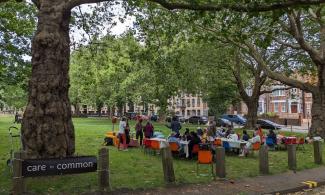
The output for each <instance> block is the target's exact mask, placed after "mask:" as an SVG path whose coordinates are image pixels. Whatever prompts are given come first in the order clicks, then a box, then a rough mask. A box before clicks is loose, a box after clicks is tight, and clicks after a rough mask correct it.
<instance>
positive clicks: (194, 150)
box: [192, 144, 200, 154]
mask: <svg viewBox="0 0 325 195" xmlns="http://www.w3.org/2000/svg"><path fill="white" fill-rule="evenodd" d="M199 150H200V147H199V144H194V146H193V149H192V154H197V153H198V152H199Z"/></svg>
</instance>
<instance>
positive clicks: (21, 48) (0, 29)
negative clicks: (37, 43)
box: [0, 1, 36, 108]
mask: <svg viewBox="0 0 325 195" xmlns="http://www.w3.org/2000/svg"><path fill="white" fill-rule="evenodd" d="M35 27H36V23H35V8H34V6H33V5H32V4H31V3H27V2H23V3H16V2H15V1H8V2H6V3H3V4H1V6H0V102H3V103H4V104H6V105H7V106H13V107H16V108H22V107H23V106H24V105H25V104H24V102H26V101H27V98H26V96H27V95H26V94H27V91H26V85H27V78H28V76H29V75H30V70H31V63H30V60H29V59H28V56H29V55H30V47H31V43H30V39H31V37H32V35H33V31H34V30H35ZM9 94H10V95H9ZM15 99H16V100H17V103H15V101H13V100H15ZM18 102H19V103H18ZM0 104H1V103H0Z"/></svg>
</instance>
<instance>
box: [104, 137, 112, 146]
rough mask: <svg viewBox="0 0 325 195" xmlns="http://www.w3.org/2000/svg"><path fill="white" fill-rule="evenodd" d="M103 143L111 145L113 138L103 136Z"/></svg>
mask: <svg viewBox="0 0 325 195" xmlns="http://www.w3.org/2000/svg"><path fill="white" fill-rule="evenodd" d="M104 145H105V146H112V145H113V138H111V137H105V139H104Z"/></svg>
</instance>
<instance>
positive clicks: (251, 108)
mask: <svg viewBox="0 0 325 195" xmlns="http://www.w3.org/2000/svg"><path fill="white" fill-rule="evenodd" d="M258 99H259V98H254V97H250V101H248V102H246V105H247V109H248V110H247V121H246V125H245V128H247V129H254V128H255V126H256V122H257V110H258Z"/></svg>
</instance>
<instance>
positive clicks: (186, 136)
mask: <svg viewBox="0 0 325 195" xmlns="http://www.w3.org/2000/svg"><path fill="white" fill-rule="evenodd" d="M189 139H190V129H189V128H186V129H185V132H184V134H183V135H182V140H189Z"/></svg>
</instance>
